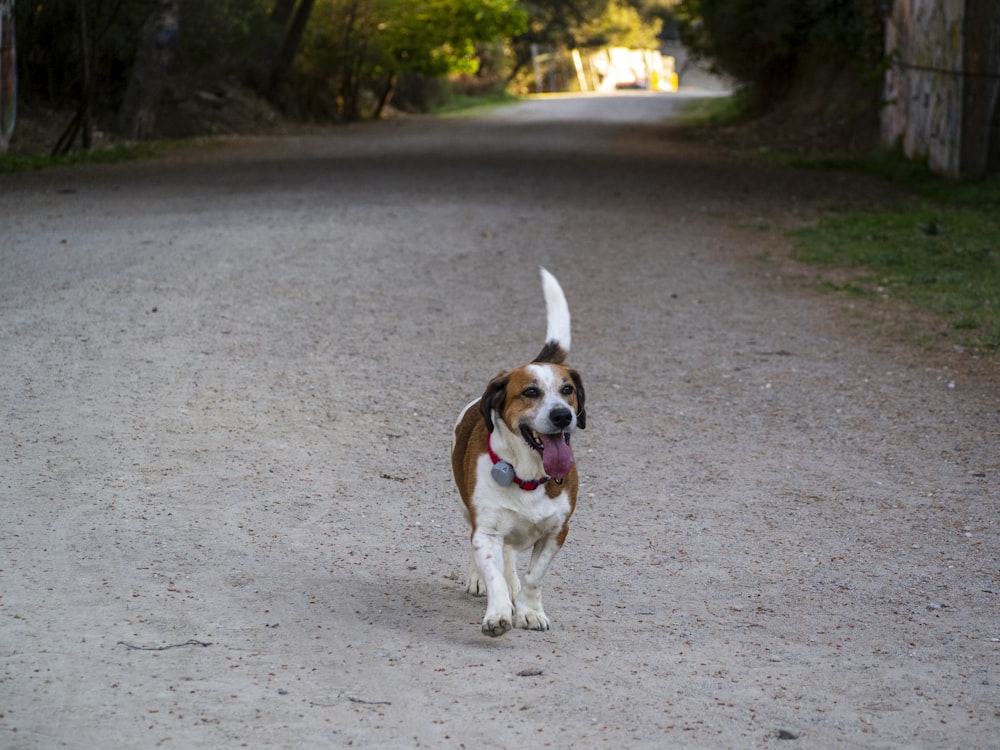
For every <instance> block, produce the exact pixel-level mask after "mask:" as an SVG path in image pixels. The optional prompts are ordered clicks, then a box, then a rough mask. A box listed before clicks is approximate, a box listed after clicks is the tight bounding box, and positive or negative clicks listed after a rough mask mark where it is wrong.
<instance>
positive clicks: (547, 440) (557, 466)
mask: <svg viewBox="0 0 1000 750" xmlns="http://www.w3.org/2000/svg"><path fill="white" fill-rule="evenodd" d="M539 437H540V438H541V439H542V445H544V446H545V450H544V451H543V452H542V466H544V467H545V473H546V474H548V475H549V476H550V477H552V478H553V479H562V478H563V477H565V476H566V475H567V474H569V470H570V469H572V468H573V449H572V448H570V447H569V443H567V442H566V438H565V436H564V435H563V434H562V433H561V432H557V433H556V434H554V435H539Z"/></svg>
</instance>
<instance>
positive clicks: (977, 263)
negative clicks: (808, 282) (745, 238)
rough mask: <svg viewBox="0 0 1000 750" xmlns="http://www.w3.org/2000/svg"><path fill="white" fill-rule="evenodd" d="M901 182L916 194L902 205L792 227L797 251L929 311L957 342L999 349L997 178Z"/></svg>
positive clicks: (854, 283) (858, 282) (862, 285)
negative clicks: (853, 273)
mask: <svg viewBox="0 0 1000 750" xmlns="http://www.w3.org/2000/svg"><path fill="white" fill-rule="evenodd" d="M907 184H908V185H910V186H911V187H912V190H913V192H914V193H916V194H917V196H919V197H915V198H914V199H913V200H910V201H907V203H906V204H905V205H903V206H901V207H898V208H893V209H887V210H881V211H862V212H852V213H848V214H844V215H840V216H836V217H832V218H828V219H825V220H823V221H821V222H820V223H819V225H818V226H816V227H814V228H810V229H802V230H798V231H795V232H793V233H792V235H793V237H794V238H795V240H796V243H797V247H798V256H799V257H800V258H801V259H802V260H804V261H806V262H809V263H816V264H821V265H828V266H839V267H846V268H853V269H857V275H856V276H855V278H854V279H853V280H852V282H851V286H853V287H854V288H855V289H858V288H860V289H863V290H866V292H867V293H868V294H873V293H877V294H879V295H882V296H891V297H896V298H899V299H902V300H905V301H907V302H910V303H912V304H915V305H918V306H920V307H923V308H925V309H928V310H931V311H933V312H934V313H936V314H937V315H939V316H940V317H941V318H942V319H943V320H945V321H947V323H948V325H949V327H950V331H951V335H952V337H953V338H954V339H955V340H956V341H958V342H960V343H962V344H966V345H971V346H979V347H984V348H991V349H997V348H1000V179H996V178H995V179H992V180H987V181H983V182H979V183H970V184H959V185H956V184H953V183H942V182H940V181H935V180H932V179H930V178H926V177H923V176H919V177H917V178H916V179H915V180H914V179H913V178H912V177H911V178H908V181H907Z"/></svg>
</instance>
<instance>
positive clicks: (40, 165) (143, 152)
mask: <svg viewBox="0 0 1000 750" xmlns="http://www.w3.org/2000/svg"><path fill="white" fill-rule="evenodd" d="M166 147H167V145H166V144H164V142H163V141H158V142H155V143H154V142H141V143H126V144H120V145H116V146H112V147H110V148H95V149H91V150H89V151H74V152H72V153H70V154H67V155H66V156H49V155H48V154H34V155H31V156H23V155H17V154H0V173H3V172H30V171H32V170H37V169H48V168H50V167H60V166H73V165H77V164H117V163H119V162H123V161H131V160H134V159H146V158H149V157H152V156H158V155H160V154H162V153H163V150H164V148H166Z"/></svg>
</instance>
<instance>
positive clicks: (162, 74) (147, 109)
mask: <svg viewBox="0 0 1000 750" xmlns="http://www.w3.org/2000/svg"><path fill="white" fill-rule="evenodd" d="M81 1H82V0H81ZM179 5H180V3H179V0H159V2H158V3H157V6H156V8H155V10H154V11H153V12H152V13H151V14H150V16H149V18H148V19H147V20H146V23H145V24H143V26H142V31H141V32H140V39H139V48H138V50H137V52H136V56H135V63H133V65H132V73H131V75H130V76H129V82H128V88H127V89H126V90H125V99H124V101H123V102H122V108H121V112H119V115H118V129H119V131H120V132H121V133H122V135H125V136H127V137H129V138H133V139H135V140H144V139H147V138H151V137H152V136H153V132H154V129H155V127H156V109H157V107H158V106H159V104H160V99H161V97H162V96H163V86H164V82H165V81H166V77H167V73H168V72H169V70H170V66H171V64H172V63H173V60H174V56H175V55H176V54H177V42H178V36H179V31H178V6H179Z"/></svg>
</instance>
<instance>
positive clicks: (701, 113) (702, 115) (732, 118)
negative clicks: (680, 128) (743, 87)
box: [680, 95, 744, 126]
mask: <svg viewBox="0 0 1000 750" xmlns="http://www.w3.org/2000/svg"><path fill="white" fill-rule="evenodd" d="M743 110H744V104H743V100H742V99H741V98H740V97H739V96H738V95H730V96H709V97H705V98H704V99H692V100H691V101H690V102H688V103H687V104H686V105H685V107H684V111H683V112H682V113H681V117H680V123H681V124H682V125H692V126H699V125H725V124H727V123H732V122H736V121H738V120H739V119H740V118H741V117H743Z"/></svg>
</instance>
